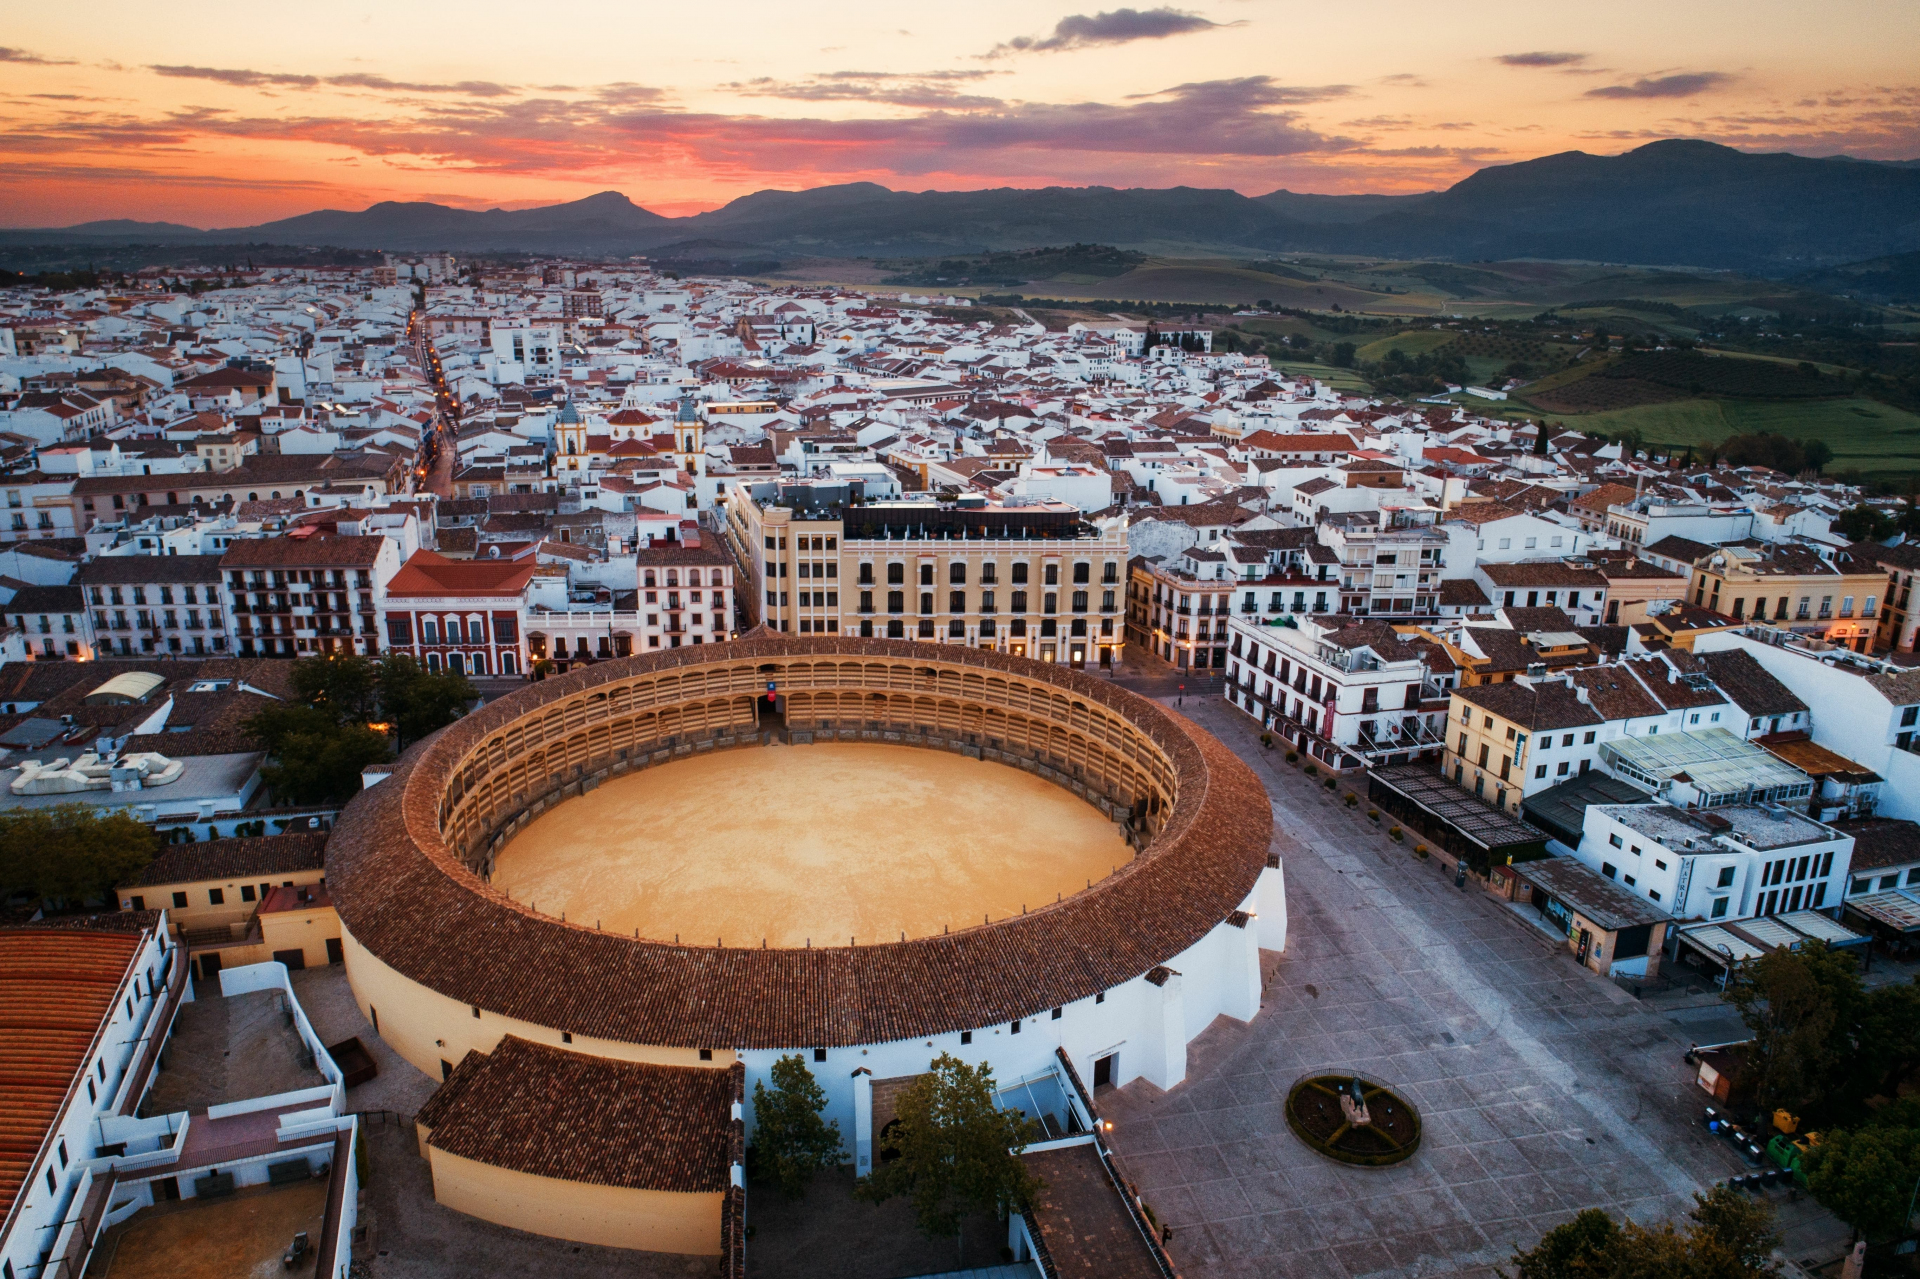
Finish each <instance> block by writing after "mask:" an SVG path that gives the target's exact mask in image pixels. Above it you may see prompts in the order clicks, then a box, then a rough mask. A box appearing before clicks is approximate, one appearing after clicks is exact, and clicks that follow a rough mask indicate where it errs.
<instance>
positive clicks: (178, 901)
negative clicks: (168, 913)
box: [173, 893, 187, 910]
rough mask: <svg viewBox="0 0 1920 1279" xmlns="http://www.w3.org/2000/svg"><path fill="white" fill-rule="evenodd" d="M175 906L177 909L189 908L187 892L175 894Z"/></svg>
mask: <svg viewBox="0 0 1920 1279" xmlns="http://www.w3.org/2000/svg"><path fill="white" fill-rule="evenodd" d="M173 908H174V909H175V910H185V909H186V908H187V895H186V894H185V893H175V894H174V895H173Z"/></svg>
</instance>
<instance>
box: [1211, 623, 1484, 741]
mask: <svg viewBox="0 0 1920 1279" xmlns="http://www.w3.org/2000/svg"><path fill="white" fill-rule="evenodd" d="M1227 627H1228V632H1229V635H1230V641H1229V649H1228V661H1227V684H1226V690H1225V691H1226V697H1227V701H1228V702H1229V703H1231V704H1232V705H1234V706H1237V707H1239V708H1240V709H1241V710H1244V711H1246V712H1247V713H1248V714H1249V715H1252V716H1253V717H1254V718H1256V719H1258V720H1259V721H1260V724H1261V726H1262V727H1263V728H1267V729H1271V730H1273V732H1274V733H1275V734H1276V735H1277V736H1279V737H1283V738H1285V739H1286V740H1287V741H1288V742H1289V743H1291V744H1293V745H1294V746H1296V747H1298V748H1299V749H1300V750H1301V751H1303V752H1304V753H1306V754H1308V755H1311V756H1312V757H1313V758H1314V759H1316V760H1319V761H1320V762H1321V763H1323V764H1325V765H1326V766H1328V767H1329V768H1338V769H1346V768H1358V767H1362V766H1366V765H1378V764H1404V763H1407V762H1409V761H1411V760H1417V759H1423V758H1427V757H1429V756H1431V755H1432V754H1434V753H1436V752H1437V751H1438V750H1439V748H1440V746H1441V744H1442V738H1441V734H1442V732H1443V731H1444V729H1445V724H1444V723H1443V722H1442V719H1443V717H1444V715H1445V713H1446V709H1447V701H1446V694H1445V693H1444V692H1443V691H1442V690H1441V689H1440V688H1439V686H1438V685H1437V684H1436V683H1434V682H1433V679H1432V676H1431V674H1430V672H1429V671H1428V668H1427V664H1426V662H1425V660H1424V659H1423V656H1422V654H1421V652H1420V650H1419V649H1417V648H1415V647H1414V646H1413V645H1412V644H1410V643H1408V642H1407V641H1406V640H1405V639H1403V638H1402V637H1401V636H1400V635H1398V634H1397V633H1395V631H1394V629H1393V628H1392V627H1391V626H1389V625H1387V624H1386V623H1385V622H1370V621H1369V622H1362V621H1351V620H1347V619H1342V618H1312V617H1304V618H1300V619H1298V620H1297V621H1296V620H1294V619H1291V618H1289V619H1284V620H1283V621H1281V622H1278V623H1275V624H1270V625H1260V624H1257V623H1253V622H1249V621H1246V620H1244V619H1241V618H1237V617H1236V618H1233V619H1231V620H1230V621H1229V622H1228V623H1227Z"/></svg>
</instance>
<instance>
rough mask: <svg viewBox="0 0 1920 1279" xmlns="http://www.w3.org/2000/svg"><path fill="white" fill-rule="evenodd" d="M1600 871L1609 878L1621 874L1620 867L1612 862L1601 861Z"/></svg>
mask: <svg viewBox="0 0 1920 1279" xmlns="http://www.w3.org/2000/svg"><path fill="white" fill-rule="evenodd" d="M1600 873H1601V874H1602V875H1605V876H1606V877H1607V878H1608V879H1613V878H1615V877H1617V876H1618V875H1619V874H1620V868H1619V867H1617V866H1615V865H1614V864H1613V863H1612V862H1601V863H1600Z"/></svg>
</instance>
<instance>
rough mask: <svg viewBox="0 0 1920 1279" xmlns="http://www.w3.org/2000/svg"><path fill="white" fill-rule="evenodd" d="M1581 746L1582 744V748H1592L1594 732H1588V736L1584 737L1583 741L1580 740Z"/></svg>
mask: <svg viewBox="0 0 1920 1279" xmlns="http://www.w3.org/2000/svg"><path fill="white" fill-rule="evenodd" d="M1580 744H1581V745H1582V746H1591V745H1593V732H1592V730H1589V731H1588V733H1587V735H1586V736H1585V737H1583V738H1581V739H1580Z"/></svg>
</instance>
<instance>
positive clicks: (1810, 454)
mask: <svg viewBox="0 0 1920 1279" xmlns="http://www.w3.org/2000/svg"><path fill="white" fill-rule="evenodd" d="M1800 452H1801V454H1802V456H1804V457H1805V458H1806V463H1807V469H1808V470H1812V471H1819V470H1820V469H1821V468H1822V467H1824V466H1826V464H1827V463H1829V462H1831V461H1833V450H1832V449H1830V448H1828V447H1827V442H1826V441H1825V440H1813V439H1807V440H1802V441H1800Z"/></svg>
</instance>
